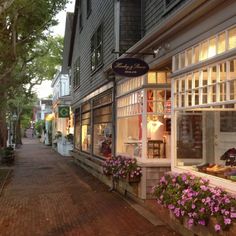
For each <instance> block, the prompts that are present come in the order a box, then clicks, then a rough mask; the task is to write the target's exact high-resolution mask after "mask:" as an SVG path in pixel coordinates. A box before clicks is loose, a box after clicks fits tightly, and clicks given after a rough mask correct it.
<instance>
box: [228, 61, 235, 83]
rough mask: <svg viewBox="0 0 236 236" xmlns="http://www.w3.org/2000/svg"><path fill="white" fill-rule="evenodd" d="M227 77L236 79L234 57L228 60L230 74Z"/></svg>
mask: <svg viewBox="0 0 236 236" xmlns="http://www.w3.org/2000/svg"><path fill="white" fill-rule="evenodd" d="M229 79H236V59H234V60H232V61H230V76H229Z"/></svg>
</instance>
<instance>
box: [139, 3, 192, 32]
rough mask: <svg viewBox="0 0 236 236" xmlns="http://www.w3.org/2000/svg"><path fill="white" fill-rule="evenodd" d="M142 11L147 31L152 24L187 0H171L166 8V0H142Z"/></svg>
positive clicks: (165, 16)
mask: <svg viewBox="0 0 236 236" xmlns="http://www.w3.org/2000/svg"><path fill="white" fill-rule="evenodd" d="M143 1H144V5H145V11H144V30H145V34H146V33H148V32H149V31H150V30H151V29H152V28H153V27H154V26H156V25H157V24H159V23H161V22H162V21H163V20H164V19H165V18H167V17H168V16H169V15H170V14H172V13H173V12H174V11H176V10H177V9H178V8H179V7H180V6H182V5H183V4H184V3H185V2H187V1H189V0H173V1H172V2H173V3H171V6H170V7H169V8H167V9H166V7H165V6H166V5H165V2H166V0H143Z"/></svg>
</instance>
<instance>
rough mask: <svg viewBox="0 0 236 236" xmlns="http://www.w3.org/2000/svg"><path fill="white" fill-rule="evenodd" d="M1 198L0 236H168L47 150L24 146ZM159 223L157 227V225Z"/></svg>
mask: <svg viewBox="0 0 236 236" xmlns="http://www.w3.org/2000/svg"><path fill="white" fill-rule="evenodd" d="M23 143H24V145H23V146H22V147H21V148H20V149H18V150H17V152H16V162H15V165H14V170H13V176H12V180H11V181H10V183H9V184H8V185H7V186H6V188H5V190H4V192H3V195H2V196H1V197H0V235H1V236H38V235H40V236H99V235H101V236H113V235H114V236H136V235H137V236H142V235H143V236H171V235H175V236H177V235H178V234H177V233H175V232H173V231H172V230H171V229H170V228H169V227H168V226H166V225H164V224H163V223H160V224H155V223H153V222H152V221H151V222H152V223H151V222H150V221H148V220H147V219H148V217H146V218H147V219H146V218H144V217H143V216H142V215H140V214H139V213H138V212H137V211H135V210H134V209H133V208H132V207H131V206H130V205H129V204H128V203H127V202H126V201H124V200H123V199H122V198H121V197H120V196H119V194H117V193H114V192H109V191H108V187H107V186H106V185H104V184H103V183H101V182H100V181H99V180H97V179H96V178H95V177H93V176H92V175H90V174H88V173H87V172H86V171H84V170H83V169H81V168H80V167H79V166H78V165H76V164H75V162H74V160H73V159H72V158H70V157H69V158H68V157H62V156H60V155H59V154H57V153H56V152H54V151H53V150H52V149H51V147H47V146H44V145H43V144H40V143H38V141H37V140H36V139H32V138H27V139H24V140H23ZM159 222H160V221H159Z"/></svg>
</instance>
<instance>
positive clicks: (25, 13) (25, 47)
mask: <svg viewBox="0 0 236 236" xmlns="http://www.w3.org/2000/svg"><path fill="white" fill-rule="evenodd" d="M67 1H68V0H37V1H35V0H10V1H9V0H0V71H1V72H0V84H1V87H0V97H1V99H0V106H1V110H0V147H2V146H5V145H6V137H7V135H6V109H7V100H8V96H9V91H10V90H11V89H12V88H13V89H14V88H16V87H17V86H19V85H21V84H26V82H27V81H28V82H31V79H32V76H31V75H30V74H28V75H27V76H26V71H25V69H26V67H27V65H28V64H30V62H31V61H32V60H33V59H34V58H36V57H37V56H40V53H41V52H38V51H37V46H38V45H39V44H40V43H41V42H43V41H44V40H45V39H46V36H45V30H47V29H48V28H49V27H50V26H52V25H55V24H56V21H55V20H54V19H53V17H54V16H55V15H56V13H58V12H59V11H60V10H62V9H63V8H64V6H65V4H66V3H67ZM30 78H31V79H30Z"/></svg>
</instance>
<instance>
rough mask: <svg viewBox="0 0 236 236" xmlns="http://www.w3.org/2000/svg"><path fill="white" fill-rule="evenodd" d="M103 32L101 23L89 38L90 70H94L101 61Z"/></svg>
mask: <svg viewBox="0 0 236 236" xmlns="http://www.w3.org/2000/svg"><path fill="white" fill-rule="evenodd" d="M102 50H103V33H102V25H100V26H99V27H98V29H97V30H96V32H95V33H94V35H93V36H92V38H91V70H92V71H95V70H96V69H97V68H98V67H99V66H100V65H101V64H102V61H103V51H102Z"/></svg>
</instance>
